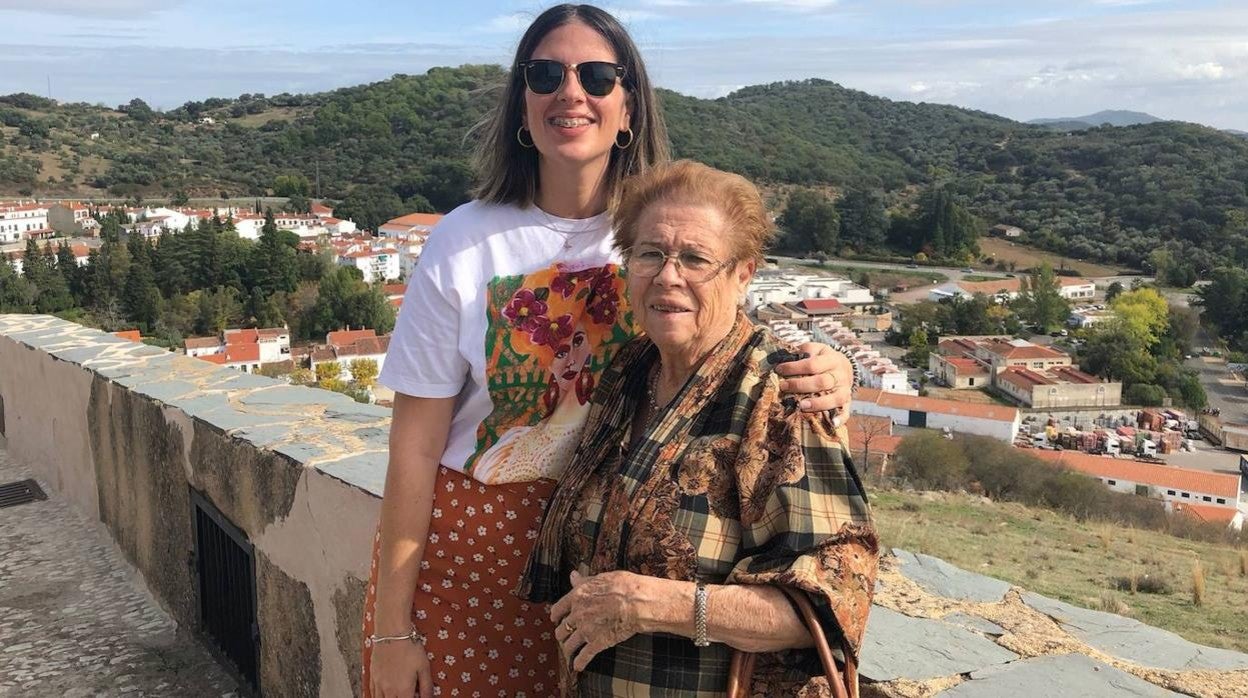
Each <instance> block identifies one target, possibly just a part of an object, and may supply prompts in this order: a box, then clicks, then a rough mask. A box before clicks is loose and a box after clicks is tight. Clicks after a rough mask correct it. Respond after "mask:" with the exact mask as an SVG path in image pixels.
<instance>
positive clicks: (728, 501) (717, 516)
mask: <svg viewBox="0 0 1248 698" xmlns="http://www.w3.org/2000/svg"><path fill="white" fill-rule="evenodd" d="M792 352H793V347H792V346H791V345H788V344H785V343H783V342H781V341H780V340H778V339H777V338H776V337H775V336H774V335H773V334H772V333H771V331H770V330H768V329H766V328H763V327H754V326H753V325H752V324H751V323H750V321H749V319H748V318H746V317H745V315H744V314H741V315H740V316H739V317H738V319H737V322H736V324H735V325H734V327H733V329H732V331H731V332H730V333H729V335H728V336H727V337H726V338H725V339H724V340H723V341H722V342H721V343H720V344H719V345H718V346H717V347H716V348H715V350H713V351H712V352H711V354H710V355H709V357H708V358H707V359H706V360H705V361H704V362H703V363H702V365H701V366H700V367H699V368H698V370H697V371H696V372H695V374H694V375H693V376H692V377H691V378H690V379H689V381H688V382H687V383H686V384H685V386H684V387H683V388H682V389H681V390H680V392H679V393H677V395H676V397H675V398H674V399H673V401H672V403H671V405H669V406H668V408H667V409H666V410H664V411H662V412H661V413H660V414H659V415H656V416H655V417H653V418H652V420H651V422H650V423H649V424H648V425H647V426H646V434H645V435H644V436H643V437H641V439H640V440H639V441H638V442H637V443H636V445H635V446H634V447H633V448H632V449H631V450H630V449H628V448H627V446H626V445H627V444H628V443H629V442H630V431H631V423H632V418H633V415H634V414H635V413H636V410H637V409H638V408H639V407H640V404H641V401H642V400H644V399H645V395H646V380H647V376H648V375H649V370H650V368H651V366H652V365H653V363H654V361H656V360H657V358H658V350H657V348H656V347H655V346H654V345H653V343H651V342H650V341H649V340H648V339H646V338H644V337H640V338H637V339H635V340H633V341H632V342H631V343H630V344H629V345H627V346H626V347H625V348H624V349H622V350H621V351H620V353H619V354H618V355H617V357H616V358H615V360H614V361H613V363H612V364H611V366H609V367H608V368H607V370H606V372H605V373H604V375H603V377H602V380H601V382H600V384H599V387H598V389H597V390H596V391H595V394H594V400H593V404H592V406H591V408H590V414H589V421H588V426H587V428H586V432H585V434H584V436H583V437H582V441H581V444H580V447H579V448H578V450H577V455H576V456H575V457H574V458H573V461H572V463H571V464H570V465H569V466H568V469H567V470H566V471H565V472H564V476H563V480H562V482H561V483H560V487H559V490H558V491H557V492H556V494H555V497H554V499H553V500H552V502H551V505H550V507H549V509H548V510H547V513H546V519H545V521H544V524H543V528H542V532H541V535H540V537H539V539H538V541H537V544H536V547H535V549H534V551H533V554H532V556H531V557H530V559H529V564H528V568H527V569H526V572H525V575H524V577H522V580H521V584H520V587H519V589H518V592H519V593H520V594H521V595H522V596H527V597H528V598H529V599H531V600H534V601H554V600H557V599H558V598H560V597H562V596H563V595H564V594H566V593H567V592H568V591H570V585H569V582H568V573H569V572H570V571H571V570H573V569H579V570H580V571H582V572H584V573H588V574H598V573H601V572H607V571H611V570H629V571H632V572H636V573H638V574H646V575H651V576H657V577H664V578H669V579H680V580H685V581H692V580H695V579H700V580H702V581H705V582H707V583H710V584H777V585H785V586H792V587H796V588H799V589H801V590H803V591H805V592H806V593H807V594H808V595H809V596H810V598H811V601H812V602H813V603H814V605H815V608H816V610H817V612H818V613H819V615H820V617H821V620H822V621H823V623H824V629H825V631H826V632H827V633H828V636H829V638H830V639H834V638H837V637H840V636H842V635H843V636H844V637H845V638H846V639H847V640H848V641H849V644H850V646H851V648H852V650H853V651H854V652H855V653H857V651H858V649H859V647H860V642H861V640H862V635H863V632H864V630H865V627H866V620H867V614H868V613H869V611H870V607H871V597H872V593H873V591H874V585H875V576H876V568H877V564H878V559H879V549H878V540H877V538H876V534H875V529H874V527H873V525H872V524H871V515H870V509H869V507H868V505H867V500H866V495H865V492H864V490H863V487H862V483H861V481H860V479H859V477H858V474H857V472H856V471H855V470H854V467H853V464H852V462H851V461H850V458H849V455H848V451H847V450H846V448H845V446H844V444H847V443H848V439H847V438H845V434H844V430H843V428H842V430H841V433H840V434H838V433H837V432H836V430H834V429H833V428H832V425H831V422H830V420H829V419H828V415H826V414H808V413H804V412H801V411H800V410H797V408H796V405H795V401H794V400H792V399H791V398H790V399H786V398H782V397H781V394H780V389H779V379H778V377H777V376H776V374H775V373H774V371H773V370H772V369H773V368H774V366H775V365H776V364H779V363H782V362H784V361H786V360H789V359H791V358H792ZM690 603H691V604H692V600H691V601H690ZM731 657H732V648H730V647H728V646H727V645H723V644H718V643H713V644H712V645H711V646H710V647H706V648H699V647H695V646H694V645H693V642H692V640H690V639H688V638H684V637H676V636H668V635H637V636H634V637H632V638H630V639H629V640H627V641H625V642H623V643H621V644H620V645H617V646H616V647H614V648H612V649H610V650H607V651H605V652H603V653H601V654H599V655H598V656H597V657H596V658H595V659H594V660H593V662H591V663H590V665H589V667H587V669H586V670H585V671H584V672H582V673H580V674H579V675H577V676H575V677H573V682H574V691H575V694H576V695H582V696H596V695H638V696H652V695H654V696H658V695H662V696H686V697H688V698H701V697H703V696H707V697H710V696H722V695H723V694H724V691H725V690H726V680H727V673H728V664H729V662H730V660H731ZM754 689H755V692H756V693H757V692H758V691H760V690H762V691H764V695H798V694H799V693H800V694H801V695H805V696H821V695H829V696H830V695H831V693H830V691H829V689H828V687H827V684H826V682H825V681H824V680H823V678H822V669H821V667H820V665H819V660H818V658H817V657H816V656H815V654H814V652H813V651H810V650H791V651H786V652H777V653H772V654H767V655H763V656H761V657H760V658H759V662H758V665H757V668H756V672H755V682H754Z"/></svg>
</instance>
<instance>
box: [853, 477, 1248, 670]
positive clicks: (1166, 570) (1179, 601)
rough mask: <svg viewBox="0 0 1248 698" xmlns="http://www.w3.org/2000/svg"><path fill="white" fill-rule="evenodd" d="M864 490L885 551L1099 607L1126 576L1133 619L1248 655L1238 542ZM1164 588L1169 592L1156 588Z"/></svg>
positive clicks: (1014, 507) (970, 500) (1247, 611)
mask: <svg viewBox="0 0 1248 698" xmlns="http://www.w3.org/2000/svg"><path fill="white" fill-rule="evenodd" d="M872 495H873V507H874V512H875V519H876V523H877V525H878V527H879V530H880V536H881V539H882V541H881V543H882V546H883V548H884V549H888V548H891V547H898V548H905V549H906V550H911V551H914V552H921V553H926V554H929V555H934V556H936V557H939V558H941V559H943V560H946V561H948V562H949V563H950V564H953V565H956V566H958V567H961V568H962V569H965V570H970V571H974V572H977V573H980V574H986V575H989V576H992V577H996V578H998V579H1003V580H1006V581H1008V582H1010V583H1012V584H1016V585H1018V586H1020V587H1023V588H1025V589H1027V590H1028V591H1034V592H1036V593H1038V594H1043V595H1045V596H1048V597H1050V598H1054V599H1060V600H1062V601H1066V602H1068V603H1073V604H1076V605H1080V606H1084V607H1095V606H1097V605H1098V604H1099V603H1100V598H1101V596H1102V594H1103V593H1106V592H1109V593H1110V594H1114V593H1115V592H1114V591H1113V590H1114V588H1115V587H1114V582H1115V580H1116V579H1119V578H1121V579H1123V580H1124V581H1126V586H1125V588H1124V589H1122V591H1121V592H1118V593H1117V596H1118V597H1120V598H1121V596H1122V594H1124V593H1128V591H1129V590H1130V588H1131V577H1133V576H1134V577H1135V589H1136V592H1137V594H1136V595H1134V596H1132V597H1131V601H1130V606H1131V616H1132V617H1133V618H1136V619H1137V620H1140V621H1141V622H1144V623H1147V624H1149V625H1153V626H1156V627H1159V628H1163V629H1165V630H1170V631H1172V632H1175V633H1178V634H1179V635H1181V636H1183V637H1185V638H1187V639H1188V640H1191V641H1192V642H1197V643H1200V644H1202V645H1210V646H1214V647H1223V648H1227V649H1234V650H1238V651H1241V652H1248V633H1246V632H1245V631H1244V628H1248V604H1246V603H1244V599H1246V598H1248V574H1238V573H1236V574H1227V572H1228V569H1229V570H1234V571H1238V568H1239V566H1240V565H1241V564H1243V563H1241V559H1244V560H1248V552H1245V551H1243V550H1241V549H1237V548H1234V547H1232V546H1229V545H1225V544H1216V543H1201V542H1195V541H1190V540H1185V539H1181V538H1176V537H1174V536H1171V535H1168V534H1165V533H1160V532H1156V531H1149V530H1144V529H1136V530H1134V531H1128V530H1127V529H1125V528H1119V527H1114V526H1109V525H1102V524H1085V523H1080V522H1078V521H1075V520H1074V519H1073V518H1070V517H1068V516H1064V515H1061V514H1057V513H1055V512H1052V511H1049V510H1045V509H1038V508H1029V507H1025V506H1023V505H1020V504H1014V503H1008V502H994V503H985V502H982V501H981V500H980V498H979V497H976V496H971V495H953V494H947V495H942V496H941V497H940V498H928V499H925V498H924V497H923V496H922V495H921V494H917V493H903V492H893V491H882V490H875V491H873V492H872ZM985 534H987V535H985ZM1107 539H1108V546H1107V545H1106V542H1105V541H1106V540H1107ZM1129 540H1134V541H1135V543H1131V542H1129ZM1194 558H1198V559H1199V560H1200V561H1201V564H1202V576H1203V581H1204V584H1205V586H1204V591H1203V605H1200V606H1197V605H1195V604H1194V603H1193V602H1192V600H1191V597H1189V596H1188V592H1189V589H1190V586H1191V573H1192V569H1193V567H1192V560H1193V559H1194ZM1146 577H1147V581H1146ZM1163 586H1164V588H1166V589H1168V590H1169V591H1170V593H1166V592H1165V591H1163V590H1161V589H1160V588H1157V587H1163ZM1154 588H1157V590H1156V591H1154Z"/></svg>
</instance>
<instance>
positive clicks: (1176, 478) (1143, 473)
mask: <svg viewBox="0 0 1248 698" xmlns="http://www.w3.org/2000/svg"><path fill="white" fill-rule="evenodd" d="M1033 453H1034V454H1035V455H1036V456H1037V457H1039V458H1041V459H1042V460H1045V461H1048V462H1050V463H1054V464H1057V465H1060V466H1063V467H1066V468H1069V469H1071V470H1077V471H1079V472H1082V473H1085V474H1087V475H1091V476H1092V477H1095V478H1096V479H1098V480H1100V481H1101V482H1103V483H1105V485H1107V486H1108V487H1109V488H1110V489H1111V490H1114V491H1115V492H1125V493H1128V494H1138V495H1142V496H1147V497H1154V498H1157V499H1161V500H1162V501H1164V502H1165V503H1166V508H1167V509H1168V510H1171V511H1174V510H1183V509H1186V510H1187V513H1189V514H1191V515H1194V516H1197V517H1198V518H1200V519H1202V520H1212V521H1215V522H1217V523H1221V524H1223V525H1226V526H1230V527H1233V528H1235V529H1236V530H1239V529H1240V528H1241V527H1242V526H1243V521H1244V513H1243V512H1242V511H1240V496H1239V493H1240V485H1241V481H1242V479H1243V478H1242V476H1241V475H1239V474H1233V475H1232V474H1227V473H1214V472H1207V471H1204V470H1192V469H1189V468H1179V467H1176V466H1172V465H1158V464H1154V463H1141V462H1139V461H1133V460H1126V459H1123V458H1114V457H1112V456H1094V455H1092V454H1089V453H1082V452H1080V451H1074V450H1070V449H1067V450H1062V451H1049V450H1036V451H1034V452H1033Z"/></svg>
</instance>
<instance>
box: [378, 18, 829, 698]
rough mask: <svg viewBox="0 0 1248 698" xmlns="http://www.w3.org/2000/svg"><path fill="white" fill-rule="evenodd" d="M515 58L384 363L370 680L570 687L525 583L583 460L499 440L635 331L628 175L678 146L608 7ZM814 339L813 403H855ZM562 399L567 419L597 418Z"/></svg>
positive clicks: (470, 688) (490, 690)
mask: <svg viewBox="0 0 1248 698" xmlns="http://www.w3.org/2000/svg"><path fill="white" fill-rule="evenodd" d="M511 69H512V77H511V79H510V80H509V81H508V82H507V84H506V86H505V88H504V90H503V94H502V97H501V100H500V104H499V106H498V108H497V110H496V111H495V113H493V114H492V115H491V117H490V119H489V121H488V122H487V124H486V127H485V128H486V131H485V134H484V139H483V143H482V145H481V149H480V151H479V155H478V163H477V165H478V171H479V177H480V180H481V186H480V189H479V190H478V192H477V193H478V199H477V200H476V201H473V202H470V203H468V204H465V205H463V206H461V207H459V208H457V209H456V210H455V211H452V212H451V213H450V214H448V215H447V216H446V217H445V218H444V219H443V220H442V221H441V223H439V225H438V227H437V228H436V229H435V230H434V231H433V233H432V234H431V235H430V237H429V240H428V242H427V243H426V245H425V249H424V251H423V252H422V255H421V260H420V264H419V265H417V267H416V269H415V270H414V271H413V274H412V277H411V279H410V280H409V283H408V291H407V297H406V298H405V299H404V310H403V312H402V313H401V314H400V316H399V322H398V327H396V329H395V333H394V339H393V341H392V342H391V344H390V350H389V354H388V356H387V357H386V364H385V368H384V370H383V371H382V374H381V376H380V380H381V382H382V383H384V384H385V385H387V386H388V387H390V388H392V389H393V390H394V391H395V405H394V419H393V424H392V427H391V434H390V465H389V469H388V471H387V474H386V490H385V492H386V494H385V498H384V500H383V502H382V513H381V523H380V526H379V529H378V535H377V543H376V549H375V551H374V556H373V569H372V578H371V580H370V582H369V586H368V594H367V598H366V602H365V615H364V636H365V638H366V639H365V648H364V684H363V689H364V693H365V695H366V696H373V697H375V698H410V697H411V696H412V695H413V694H416V695H419V696H421V698H431V697H432V696H433V695H434V687H435V686H436V687H437V688H438V692H439V694H440V695H444V696H447V695H458V696H474V695H477V696H530V697H532V696H546V695H553V694H557V693H558V692H559V689H558V686H557V680H556V677H557V674H558V672H557V670H556V662H557V661H558V659H557V658H558V653H559V650H558V645H557V643H556V641H555V639H554V631H553V628H552V627H551V625H550V621H549V618H548V616H547V613H546V611H545V609H544V608H543V607H542V606H541V605H540V604H531V603H528V602H525V601H522V600H521V599H519V598H518V597H516V596H515V595H513V594H512V589H513V588H514V587H515V586H516V583H517V581H518V575H519V573H520V572H521V570H522V569H523V567H524V564H525V561H526V559H527V558H528V555H529V552H530V550H531V548H532V545H533V541H534V539H536V537H537V529H538V527H539V525H540V522H541V516H542V511H543V509H544V507H545V503H546V500H547V498H548V496H549V495H550V493H551V492H552V490H553V488H554V482H555V480H556V479H557V478H558V477H559V475H560V472H561V470H562V468H563V467H564V466H566V462H562V461H561V459H557V458H554V459H552V458H544V459H541V462H540V463H539V462H534V461H533V459H527V460H526V459H525V458H523V457H519V456H520V454H521V453H522V449H517V448H515V447H514V446H515V444H514V443H513V444H512V448H510V449H509V450H508V452H507V453H506V454H505V456H506V457H496V456H498V455H500V454H499V451H498V449H496V450H495V452H494V453H491V449H492V448H493V447H494V446H495V445H496V444H497V443H499V442H500V440H502V439H503V438H504V437H505V436H507V435H508V434H514V433H516V432H515V431H514V430H516V429H517V428H522V427H537V426H538V425H540V424H541V423H542V422H543V420H544V419H545V418H547V414H548V410H547V407H546V400H545V399H544V398H545V397H546V396H547V395H548V394H549V393H550V386H551V376H552V367H553V368H559V367H558V366H553V365H552V362H551V360H550V359H549V358H548V357H547V354H548V352H549V351H551V350H553V355H554V356H556V358H558V355H559V353H560V352H561V351H562V350H563V349H564V347H566V348H567V350H568V351H569V355H571V352H572V351H573V350H575V351H577V352H582V351H583V352H585V358H584V360H583V363H584V364H587V365H588V366H589V373H588V377H587V378H582V379H580V380H581V381H582V384H584V383H586V382H592V381H593V380H595V379H596V374H597V373H598V372H600V371H601V370H602V368H603V367H604V366H606V365H607V363H609V361H610V359H611V358H612V356H613V355H614V353H615V352H616V351H617V350H618V349H619V348H620V347H621V346H623V344H624V343H626V342H627V341H628V340H629V339H631V338H632V336H633V335H634V334H635V329H634V327H633V323H632V313H631V312H630V310H629V309H628V307H627V304H626V303H625V302H624V301H623V300H622V297H623V287H624V281H623V278H622V276H621V275H620V271H619V266H618V263H619V257H618V255H617V254H616V253H615V252H613V250H612V248H611V245H612V236H611V230H610V222H609V220H608V216H607V210H608V208H609V206H610V205H611V204H612V202H613V201H614V200H615V199H616V197H617V196H618V192H619V190H620V186H621V182H622V181H623V180H624V179H625V178H626V177H627V176H629V175H632V174H637V173H640V172H644V171H646V170H647V169H648V168H649V167H650V166H651V165H653V164H656V163H659V162H664V161H666V160H667V159H668V148H667V134H666V130H665V128H664V125H663V122H662V118H661V116H660V114H659V110H658V105H657V103H656V101H655V95H654V92H653V89H652V87H651V85H650V81H649V78H648V76H647V75H646V69H645V66H644V64H643V63H642V61H641V57H640V56H639V54H638V52H637V49H636V47H635V46H634V44H633V42H632V40H631V38H629V36H628V33H627V32H626V31H625V30H624V29H623V27H621V26H620V24H619V22H618V21H616V20H615V18H613V17H612V16H610V15H609V14H607V13H606V12H603V11H602V10H600V9H598V8H595V7H591V6H588V5H559V6H556V7H552V8H550V9H549V10H546V11H545V12H543V13H542V14H541V15H540V16H538V17H537V19H536V20H534V22H533V24H532V25H531V26H530V27H529V28H528V30H527V31H526V32H525V34H524V36H523V37H522V38H521V40H520V43H519V46H518V47H517V49H516V56H515V61H514V62H513V64H512V66H511ZM565 294H566V295H565ZM555 295H558V296H559V301H560V302H559V303H555V302H554V296H555ZM564 300H569V301H570V302H569V303H567V304H564V303H563V301H564ZM556 306H558V307H556ZM578 327H579V328H582V329H583V330H585V331H586V332H585V338H587V339H591V338H592V339H591V341H590V342H589V344H588V346H587V347H586V348H584V349H582V348H580V347H573V344H574V343H575V341H576V337H577V328H578ZM591 328H592V329H593V331H588V330H590V329H591ZM521 335H522V336H521ZM538 347H541V348H542V350H540V351H539V350H538V349H537V348H538ZM803 349H804V350H805V351H807V352H809V353H811V354H812V356H811V357H810V358H807V359H804V360H800V361H795V362H792V363H791V364H786V365H784V366H782V367H781V370H782V371H783V372H785V373H786V375H790V376H793V378H790V379H789V380H788V381H787V384H786V385H785V386H784V388H785V390H786V391H787V392H788V393H790V394H805V393H818V394H816V395H811V396H809V397H806V398H804V399H802V401H801V406H802V407H803V409H808V410H814V411H824V410H832V409H838V408H842V407H846V406H848V404H849V400H850V394H849V389H850V387H851V384H852V380H853V371H852V368H851V367H850V365H849V363H848V360H847V359H845V358H844V357H843V356H841V355H840V354H838V353H836V352H834V351H832V350H830V349H828V348H827V347H825V346H823V345H809V346H806V347H803ZM577 360H578V361H579V360H580V359H577ZM555 385H556V388H557V389H558V390H559V391H561V393H562V392H565V391H564V388H562V387H561V385H560V384H559V382H558V381H556V383H555ZM574 386H575V383H574ZM574 390H575V388H574ZM564 399H567V400H570V401H577V402H579V398H577V397H576V396H575V395H573V396H571V397H568V398H563V397H560V399H559V402H557V403H556V405H559V404H562V403H563V400H564ZM549 414H550V415H551V416H552V417H553V416H555V415H558V417H559V419H560V424H559V427H560V430H566V427H567V424H566V421H565V417H568V416H569V415H573V418H574V419H578V420H580V424H579V425H576V428H577V429H579V427H580V426H583V422H584V417H585V411H584V410H580V409H571V408H563V409H556V410H552V411H550V412H549ZM529 433H532V430H529ZM504 446H506V444H504ZM487 455H488V457H487ZM483 463H484V465H483Z"/></svg>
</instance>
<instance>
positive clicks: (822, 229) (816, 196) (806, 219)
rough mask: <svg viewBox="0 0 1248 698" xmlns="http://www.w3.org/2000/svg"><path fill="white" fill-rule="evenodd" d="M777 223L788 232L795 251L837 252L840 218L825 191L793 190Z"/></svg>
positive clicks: (788, 238) (787, 241) (789, 245)
mask: <svg viewBox="0 0 1248 698" xmlns="http://www.w3.org/2000/svg"><path fill="white" fill-rule="evenodd" d="M777 223H779V225H780V227H781V228H782V229H783V230H784V231H785V232H786V233H787V237H786V238H785V240H786V245H787V246H788V247H791V248H792V249H794V250H795V251H797V252H803V253H812V252H823V253H824V254H828V255H835V254H836V246H837V236H838V235H839V233H840V219H839V218H838V216H837V212H836V206H834V205H833V204H832V202H831V201H829V200H828V197H826V196H824V195H823V194H821V193H819V192H817V191H815V190H813V189H798V190H797V191H795V192H793V193H792V194H791V195H789V201H788V203H787V204H786V205H785V207H784V213H782V214H781V215H780V219H779V220H778V221H777Z"/></svg>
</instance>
